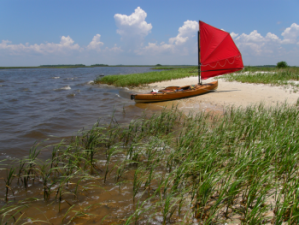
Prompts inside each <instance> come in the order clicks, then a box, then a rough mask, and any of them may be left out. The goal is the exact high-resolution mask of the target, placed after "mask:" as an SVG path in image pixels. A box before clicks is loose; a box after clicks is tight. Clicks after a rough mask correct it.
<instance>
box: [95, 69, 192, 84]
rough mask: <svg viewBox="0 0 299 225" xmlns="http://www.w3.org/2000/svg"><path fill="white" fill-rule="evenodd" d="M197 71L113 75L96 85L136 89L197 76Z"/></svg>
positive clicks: (96, 80) (97, 82) (96, 81)
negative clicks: (150, 84) (141, 86)
mask: <svg viewBox="0 0 299 225" xmlns="http://www.w3.org/2000/svg"><path fill="white" fill-rule="evenodd" d="M196 71H197V67H187V68H176V69H171V70H163V71H157V72H149V73H140V74H129V75H111V76H104V77H98V78H96V79H95V81H94V83H96V84H109V85H114V86H116V87H136V86H140V85H146V84H149V83H154V82H160V81H165V80H172V79H179V78H185V77H190V76H197V73H196Z"/></svg>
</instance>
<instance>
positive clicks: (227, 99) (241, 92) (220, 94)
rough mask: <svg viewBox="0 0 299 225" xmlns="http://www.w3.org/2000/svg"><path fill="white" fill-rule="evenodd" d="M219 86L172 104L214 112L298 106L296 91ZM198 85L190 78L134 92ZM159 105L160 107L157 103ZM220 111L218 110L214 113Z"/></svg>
mask: <svg viewBox="0 0 299 225" xmlns="http://www.w3.org/2000/svg"><path fill="white" fill-rule="evenodd" d="M213 80H215V79H213V78H210V79H207V80H204V82H203V83H208V82H211V81H213ZM218 81H219V85H218V89H217V90H216V91H213V92H210V93H207V94H203V95H199V96H195V97H191V98H186V99H181V100H176V101H170V102H168V103H167V105H169V104H170V103H171V102H172V103H174V104H179V106H180V108H186V109H188V108H189V109H191V108H193V109H194V110H196V109H197V108H203V107H206V108H211V105H212V106H213V107H216V108H219V110H220V108H223V107H224V106H232V105H234V106H236V107H247V106H250V105H255V104H260V103H264V104H265V105H266V106H275V105H276V104H283V103H287V104H290V105H293V104H296V102H297V99H298V98H299V92H297V93H295V92H294V91H293V89H291V88H286V87H281V86H280V87H278V86H271V85H264V84H249V83H240V82H228V81H225V80H224V79H218ZM196 83H198V77H188V78H183V79H177V80H171V81H163V82H157V83H152V84H149V85H148V86H145V87H142V88H134V89H133V91H135V92H140V93H146V92H149V91H151V90H152V89H163V88H165V87H167V86H184V85H192V84H196ZM155 104H158V103H155ZM214 110H216V111H217V109H214Z"/></svg>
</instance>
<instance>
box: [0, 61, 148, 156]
mask: <svg viewBox="0 0 299 225" xmlns="http://www.w3.org/2000/svg"><path fill="white" fill-rule="evenodd" d="M149 71H151V68H150V67H94V68H68V69H9V70H0V124H1V129H0V160H1V159H4V158H9V159H11V158H20V157H22V156H25V155H27V154H28V151H29V149H30V147H31V146H32V145H33V144H34V143H35V142H40V141H43V140H45V139H49V141H48V142H47V143H53V142H55V141H58V140H60V139H61V138H67V137H70V136H72V135H76V134H77V131H78V130H80V129H82V128H85V129H86V128H87V129H88V128H89V127H90V126H91V125H92V124H94V123H95V122H96V121H97V120H98V119H100V121H101V122H102V123H107V122H108V121H109V117H110V116H111V115H112V114H113V112H114V116H115V118H116V119H117V120H120V122H128V121H130V120H131V119H132V118H133V117H134V116H137V115H138V114H140V112H141V111H142V109H140V108H139V107H136V106H135V103H134V102H133V101H131V100H130V99H129V94H130V91H129V90H127V89H125V88H115V87H111V86H107V85H93V84H92V81H93V80H94V79H95V78H96V77H97V76H98V75H113V74H131V73H143V72H149ZM124 110H125V111H126V114H125V116H124V113H123V111H124ZM45 155H47V154H46V153H45Z"/></svg>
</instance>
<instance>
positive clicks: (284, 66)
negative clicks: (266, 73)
mask: <svg viewBox="0 0 299 225" xmlns="http://www.w3.org/2000/svg"><path fill="white" fill-rule="evenodd" d="M276 67H277V68H287V67H288V64H287V63H286V62H285V61H281V62H278V63H277V65H276Z"/></svg>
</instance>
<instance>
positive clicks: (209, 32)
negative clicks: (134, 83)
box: [131, 21, 244, 102]
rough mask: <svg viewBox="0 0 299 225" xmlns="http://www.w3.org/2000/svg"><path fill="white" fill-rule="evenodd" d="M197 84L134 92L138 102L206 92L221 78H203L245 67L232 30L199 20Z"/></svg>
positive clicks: (214, 86) (213, 87)
mask: <svg viewBox="0 0 299 225" xmlns="http://www.w3.org/2000/svg"><path fill="white" fill-rule="evenodd" d="M197 43H198V80H199V82H198V84H197V85H194V86H192V85H190V86H184V87H167V88H165V89H163V90H159V91H158V92H152V93H149V94H133V95H131V99H134V100H135V102H158V101H168V100H174V99H179V98H187V97H191V96H195V95H200V94H204V93H207V92H209V91H212V90H215V89H217V87H218V81H214V82H211V83H207V84H202V81H201V80H202V79H203V80H205V79H208V78H210V77H215V76H220V75H223V74H227V73H233V72H236V71H239V70H242V69H243V68H244V65H243V60H242V55H241V53H240V51H239V49H238V48H237V46H236V44H235V43H234V41H233V39H232V37H231V35H230V33H228V32H226V31H223V30H220V29H218V28H216V27H213V26H211V25H209V24H206V23H204V22H202V21H199V31H198V40H197Z"/></svg>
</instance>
